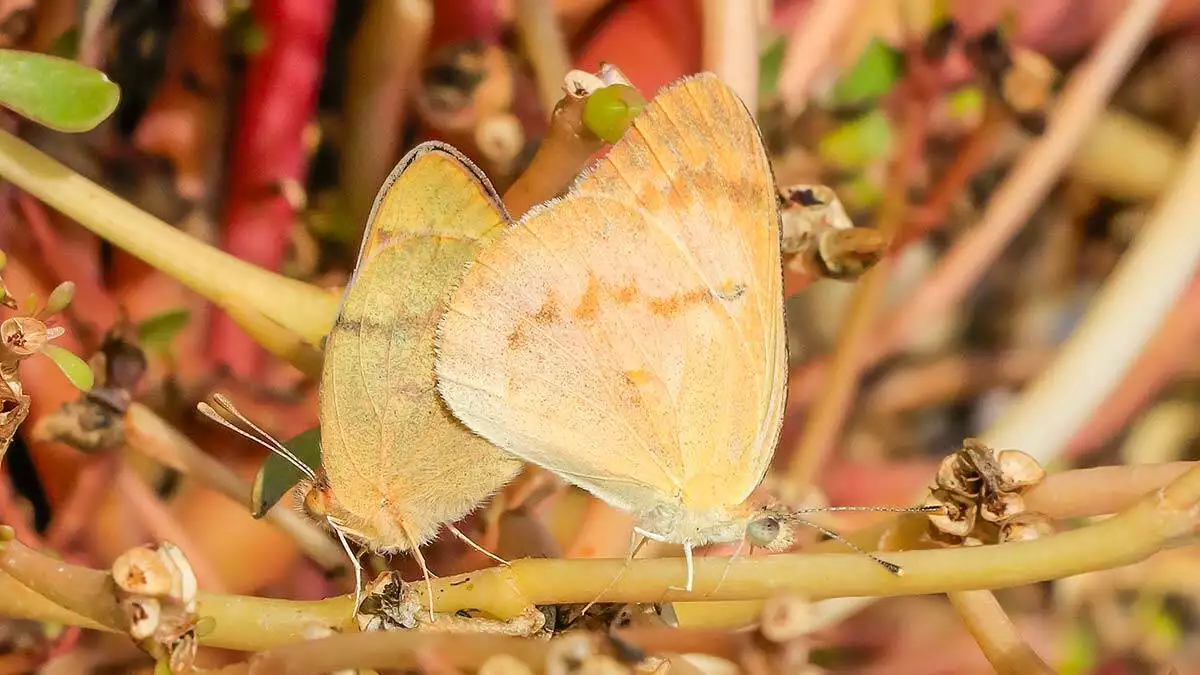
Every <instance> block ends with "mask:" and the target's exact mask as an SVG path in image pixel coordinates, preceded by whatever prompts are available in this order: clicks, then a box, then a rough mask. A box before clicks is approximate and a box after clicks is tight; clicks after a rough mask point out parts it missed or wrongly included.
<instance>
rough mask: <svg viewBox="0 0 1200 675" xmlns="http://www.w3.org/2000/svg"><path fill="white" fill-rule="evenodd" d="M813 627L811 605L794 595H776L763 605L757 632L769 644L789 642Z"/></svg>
mask: <svg viewBox="0 0 1200 675" xmlns="http://www.w3.org/2000/svg"><path fill="white" fill-rule="evenodd" d="M812 627H813V612H812V603H811V602H809V601H807V600H805V599H803V598H800V597H797V596H794V595H776V596H773V597H771V598H768V599H767V601H766V602H765V603H763V610H762V619H761V624H760V626H759V632H761V633H762V635H763V637H765V638H766V639H768V640H770V641H771V642H776V643H782V642H791V641H792V640H795V639H796V638H799V637H801V636H803V635H806V634H807V633H808V632H809V631H810V630H812Z"/></svg>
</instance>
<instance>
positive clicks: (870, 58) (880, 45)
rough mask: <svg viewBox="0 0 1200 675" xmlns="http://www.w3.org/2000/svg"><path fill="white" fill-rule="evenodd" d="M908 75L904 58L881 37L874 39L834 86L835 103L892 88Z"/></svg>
mask: <svg viewBox="0 0 1200 675" xmlns="http://www.w3.org/2000/svg"><path fill="white" fill-rule="evenodd" d="M903 75H904V58H903V57H902V56H901V55H900V52H898V51H896V50H895V49H892V48H891V47H889V46H888V45H887V44H885V43H884V42H883V41H882V40H880V39H879V38H874V39H872V40H871V41H870V42H869V43H868V44H867V47H866V49H864V50H863V52H862V54H860V55H859V57H858V61H857V62H856V63H855V64H854V67H853V68H851V69H850V71H849V72H847V73H846V74H844V75H842V77H841V78H840V79H838V81H837V84H835V85H834V86H833V104H834V105H837V106H850V105H856V104H859V103H864V102H866V101H871V100H874V99H876V98H879V97H880V96H883V95H884V94H886V93H888V92H889V91H891V90H892V87H894V86H896V83H897V82H899V81H900V78H901V77H902V76H903Z"/></svg>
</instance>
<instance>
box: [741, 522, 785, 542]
mask: <svg viewBox="0 0 1200 675" xmlns="http://www.w3.org/2000/svg"><path fill="white" fill-rule="evenodd" d="M779 530H780V525H779V519H778V518H775V517H773V516H767V517H765V518H756V519H755V520H752V521H750V524H749V525H748V526H747V527H746V538H747V539H749V540H750V543H751V544H754V545H755V546H761V547H763V548H770V547H771V544H772V543H774V541H775V540H776V539H778V538H779Z"/></svg>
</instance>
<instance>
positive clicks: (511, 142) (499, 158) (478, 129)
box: [475, 113, 525, 167]
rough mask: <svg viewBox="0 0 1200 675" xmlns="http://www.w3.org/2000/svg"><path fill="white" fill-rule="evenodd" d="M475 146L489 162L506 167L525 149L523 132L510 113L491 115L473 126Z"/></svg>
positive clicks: (519, 123)
mask: <svg viewBox="0 0 1200 675" xmlns="http://www.w3.org/2000/svg"><path fill="white" fill-rule="evenodd" d="M475 144H476V145H477V146H479V151H480V152H482V153H483V156H484V157H486V158H488V160H489V161H491V162H494V163H495V164H497V165H499V166H502V167H508V166H509V165H510V164H512V162H513V160H515V159H516V158H517V155H519V154H521V150H522V149H523V148H524V147H525V130H524V129H522V128H521V122H520V121H518V120H517V118H516V116H515V115H513V114H511V113H500V114H497V115H492V116H491V117H488V118H486V119H483V120H480V121H479V124H478V125H476V126H475Z"/></svg>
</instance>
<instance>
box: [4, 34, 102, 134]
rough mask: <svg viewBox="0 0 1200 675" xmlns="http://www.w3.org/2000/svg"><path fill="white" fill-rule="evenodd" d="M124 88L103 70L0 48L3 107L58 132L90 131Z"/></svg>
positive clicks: (32, 53)
mask: <svg viewBox="0 0 1200 675" xmlns="http://www.w3.org/2000/svg"><path fill="white" fill-rule="evenodd" d="M120 99H121V90H120V88H119V87H118V86H117V85H116V84H115V83H113V82H112V81H111V80H109V79H108V77H107V76H105V75H104V73H102V72H100V71H98V70H96V69H95V68H89V67H87V66H85V65H82V64H80V63H76V62H74V61H71V60H68V59H64V58H60V57H57V56H50V55H48V54H37V53H34V52H23V51H17V50H12V49H0V105H3V106H4V107H6V108H10V109H12V110H14V111H15V112H17V113H19V114H20V115H21V116H22V117H27V118H29V119H31V120H33V121H35V122H37V123H39V124H42V125H45V126H47V127H50V128H51V129H54V130H56V131H66V132H74V133H78V132H82V131H89V130H91V129H93V128H95V127H96V125H97V124H100V123H101V122H103V121H104V119H105V118H106V117H108V116H109V115H110V114H112V111H113V110H114V109H116V107H117V102H118V101H119V100H120Z"/></svg>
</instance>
